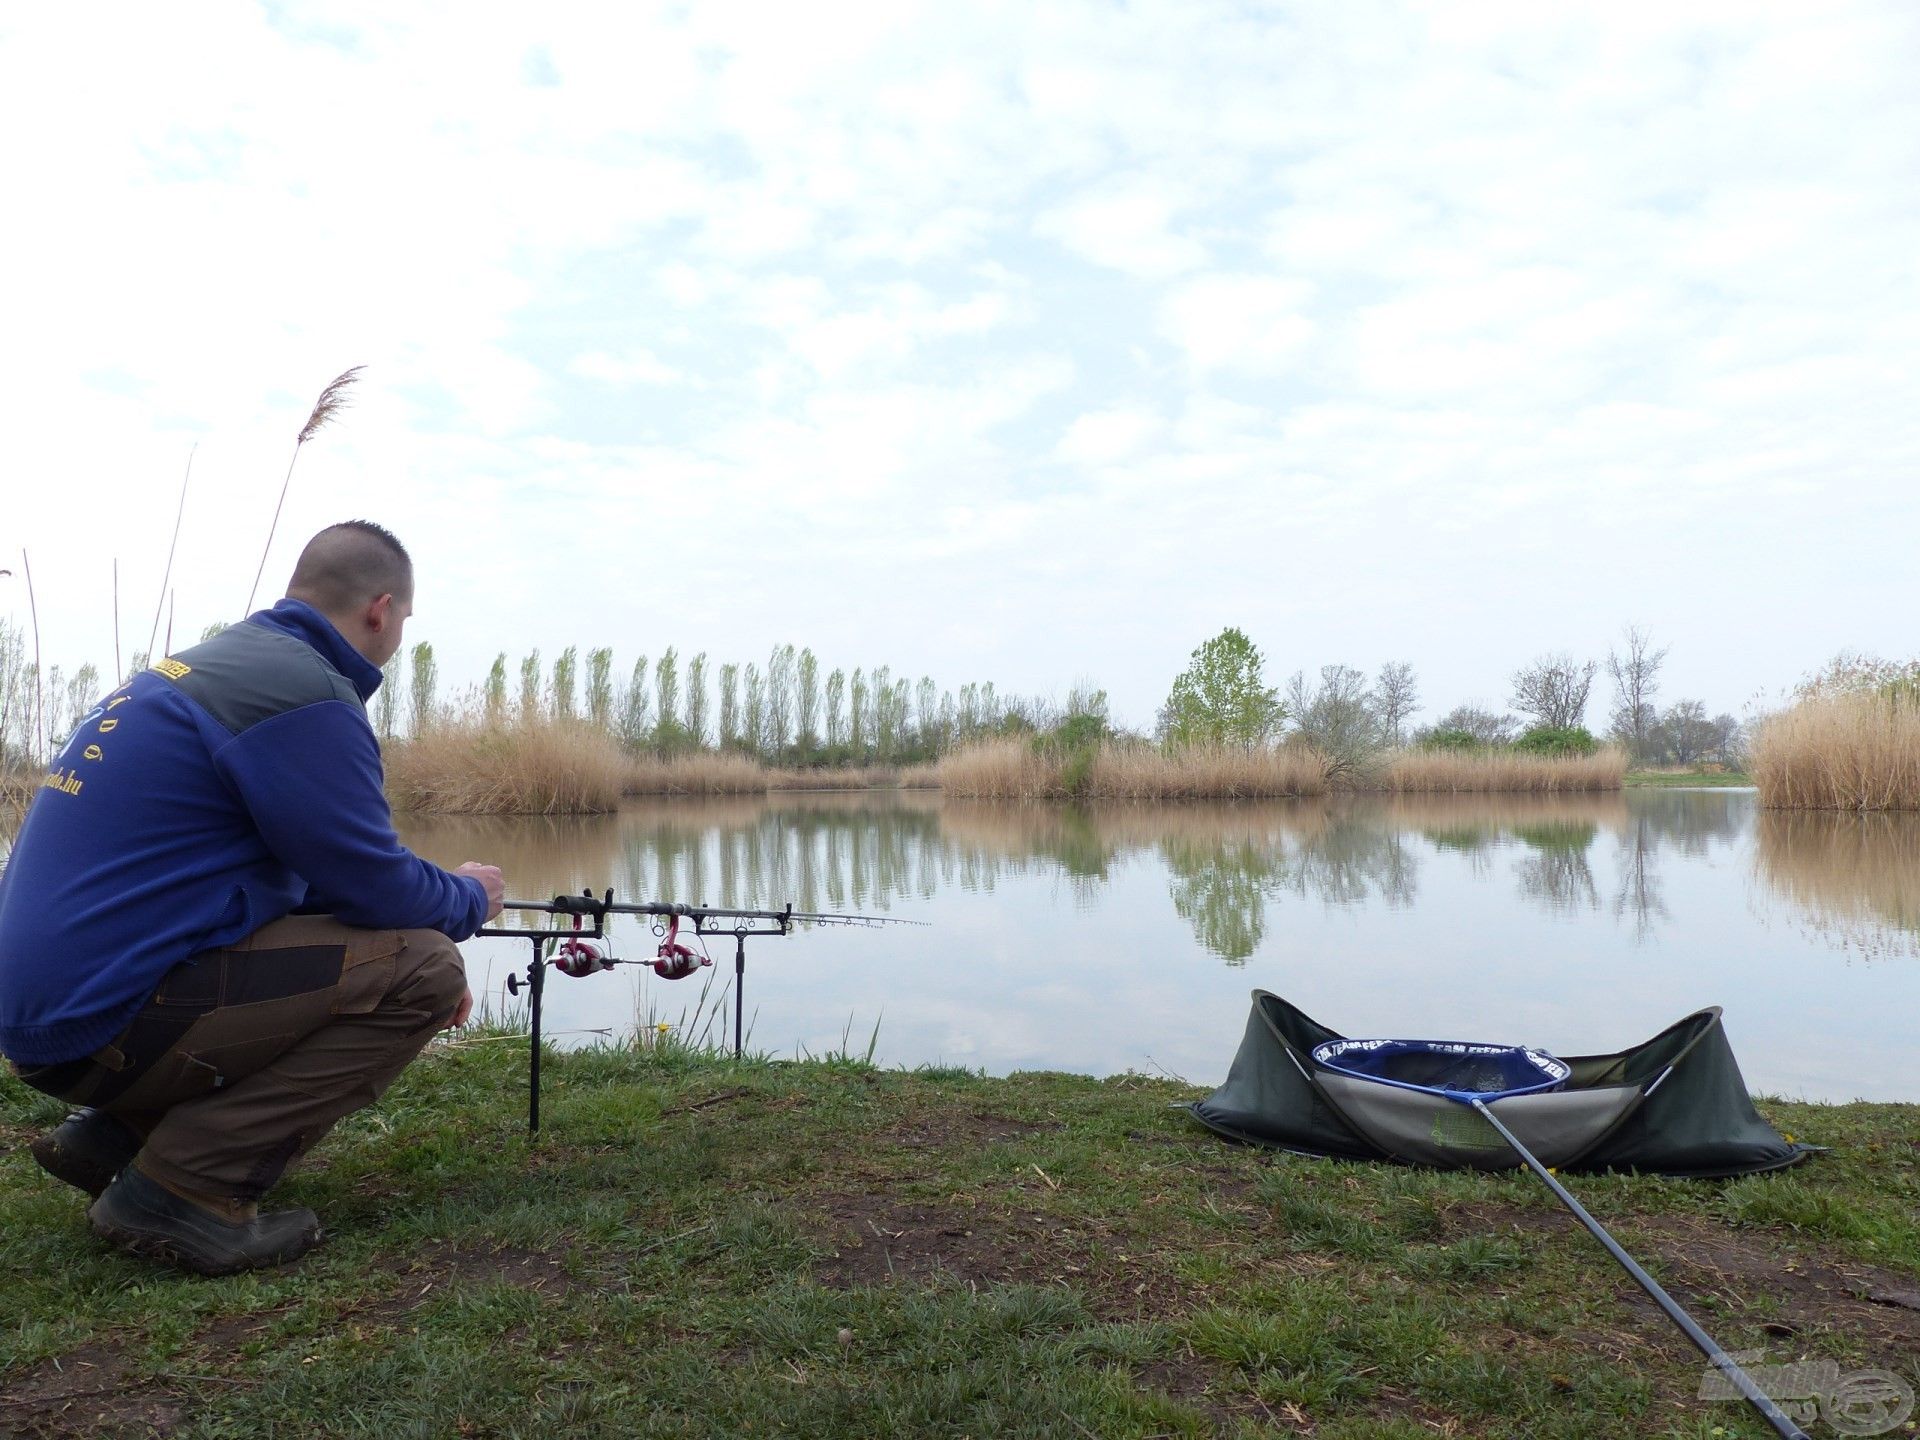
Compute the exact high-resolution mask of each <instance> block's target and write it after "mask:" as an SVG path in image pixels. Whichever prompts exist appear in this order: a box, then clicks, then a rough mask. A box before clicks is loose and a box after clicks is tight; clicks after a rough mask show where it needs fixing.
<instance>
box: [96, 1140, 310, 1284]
mask: <svg viewBox="0 0 1920 1440" xmlns="http://www.w3.org/2000/svg"><path fill="white" fill-rule="evenodd" d="M87 1218H88V1219H89V1220H90V1221H92V1223H93V1233H94V1234H96V1235H98V1236H100V1238H101V1239H103V1240H107V1241H110V1242H111V1243H113V1244H115V1245H118V1246H119V1247H120V1248H121V1249H123V1250H130V1251H132V1252H133V1253H134V1254H135V1255H144V1256H146V1257H147V1258H149V1259H152V1260H165V1261H167V1262H168V1263H170V1264H173V1265H178V1266H179V1267H180V1268H181V1269H183V1270H191V1271H193V1272H194V1273H195V1274H198V1275H231V1274H233V1273H234V1272H235V1271H239V1270H257V1269H259V1268H261V1267H262V1266H266V1265H285V1264H286V1263H287V1262H288V1261H290V1260H297V1259H299V1258H300V1257H301V1256H302V1255H304V1254H306V1252H307V1251H309V1250H311V1249H312V1248H313V1247H314V1246H315V1245H316V1244H318V1243H319V1241H320V1220H319V1217H318V1216H316V1215H315V1214H314V1213H313V1212H312V1211H311V1210H282V1211H279V1212H278V1213H276V1214H272V1215H256V1216H254V1217H253V1218H252V1219H250V1220H245V1221H241V1222H238V1223H236V1222H234V1221H231V1220H227V1219H225V1218H223V1217H222V1216H220V1215H217V1214H215V1213H214V1212H213V1211H211V1210H209V1209H207V1208H206V1207H205V1206H203V1205H196V1204H194V1203H193V1201H191V1200H188V1199H185V1198H183V1197H182V1196H179V1195H176V1194H174V1193H173V1191H171V1190H169V1189H167V1188H166V1187H165V1186H163V1185H161V1184H160V1183H159V1182H158V1181H156V1180H152V1179H149V1178H148V1177H147V1176H146V1175H143V1174H142V1173H141V1172H140V1167H139V1166H137V1165H129V1166H127V1167H126V1168H125V1169H124V1170H122V1171H121V1172H120V1175H119V1178H117V1179H116V1180H115V1181H114V1182H113V1184H111V1185H109V1186H108V1187H107V1188H106V1190H105V1191H104V1192H102V1194H101V1196H100V1198H99V1199H98V1200H96V1201H94V1202H93V1207H92V1208H91V1209H90V1210H88V1211H87Z"/></svg>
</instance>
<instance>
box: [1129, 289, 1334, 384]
mask: <svg viewBox="0 0 1920 1440" xmlns="http://www.w3.org/2000/svg"><path fill="white" fill-rule="evenodd" d="M1312 297H1313V286H1312V285H1310V284H1308V283H1307V282H1305V281H1301V280H1283V279H1276V278H1274V277H1273V276H1268V275H1206V276H1202V277H1200V278H1199V279H1196V280H1191V281H1188V282H1187V283H1185V284H1183V285H1181V286H1180V287H1179V288H1178V289H1176V290H1174V291H1173V292H1172V293H1170V294H1169V295H1168V296H1167V297H1166V299H1165V300H1164V301H1163V302H1162V303H1161V306H1160V330H1161V333H1162V334H1164V335H1166V336H1167V338H1168V339H1170V340H1172V341H1173V342H1174V343H1175V344H1176V345H1178V346H1179V347H1180V348H1181V350H1182V351H1184V352H1185V354H1186V356H1187V359H1188V361H1189V362H1190V363H1191V364H1192V365H1193V366H1194V367H1195V368H1196V369H1198V370H1201V371H1208V370H1239V371H1245V372H1249V373H1252V374H1273V373H1275V372H1277V371H1280V370H1284V369H1286V368H1288V367H1289V366H1291V365H1292V364H1293V363H1294V362H1295V361H1296V360H1297V358H1298V356H1299V354H1300V352H1301V350H1302V349H1303V348H1304V347H1305V345H1306V344H1307V342H1308V340H1309V339H1311V338H1312V336H1313V333H1314V324H1313V321H1312V320H1310V319H1309V318H1308V317H1307V316H1306V315H1305V314H1304V313H1302V312H1303V311H1304V310H1305V309H1306V307H1307V304H1308V302H1309V301H1310V300H1311V299H1312Z"/></svg>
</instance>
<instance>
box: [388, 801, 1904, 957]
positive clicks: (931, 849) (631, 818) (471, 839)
mask: <svg viewBox="0 0 1920 1440" xmlns="http://www.w3.org/2000/svg"><path fill="white" fill-rule="evenodd" d="M1752 814H1753V810H1752V806H1751V804H1750V802H1747V801H1745V800H1744V799H1743V798H1740V797H1731V798H1730V797H1728V796H1726V795H1720V794H1686V793H1652V794H1644V795H1639V796H1636V797H1634V799H1633V800H1632V801H1631V802H1630V801H1629V799H1628V798H1627V797H1626V796H1625V795H1622V794H1619V793H1614V794H1608V795H1592V796H1454V795H1445V796H1437V795H1418V796H1398V797H1390V798H1383V797H1369V798H1351V797H1349V798H1339V799H1317V800H1307V801H1274V802H1261V803H1249V804H1237V805H1179V806H1146V805H1131V806H1128V805H1118V806H1100V807H1092V808H1081V807H1074V806H1059V805H1044V804H998V803H991V802H965V801H945V800H942V799H941V797H939V796H937V795H931V794H915V793H911V792H909V793H905V794H898V795H892V794H889V795H816V796H805V797H795V798H778V799H772V800H767V799H761V798H744V799H711V800H671V801H652V802H646V803H641V804H636V805H633V806H630V807H629V808H627V809H625V810H623V811H622V812H621V813H620V814H619V815H617V816H597V817H591V818H579V819H530V820H520V819H512V820H503V819H452V818H434V819H427V818H418V819H413V820H411V821H410V822H409V823H408V825H407V835H408V839H409V842H410V843H412V844H414V845H415V846H416V847H417V848H419V849H420V850H421V851H422V853H424V854H427V855H429V856H431V857H432V858H434V859H437V860H440V861H442V862H444V863H449V864H451V863H455V862H457V861H458V860H461V859H466V858H470V857H473V856H483V857H488V858H493V859H496V860H498V862H499V863H501V864H502V865H504V866H505V867H506V868H507V872H508V875H509V877H510V879H511V882H512V887H513V889H514V891H515V892H516V893H517V894H521V895H526V896H534V895H539V896H545V895H549V894H554V893H557V892H559V891H562V890H578V889H580V888H582V887H583V886H585V887H596V888H597V887H601V886H605V885H612V886H613V887H614V888H615V889H616V890H618V891H619V892H621V893H622V894H624V895H645V896H650V897H657V898H663V899H677V900H687V901H695V902H705V903H709V904H719V905H739V906H777V905H783V904H785V903H787V902H789V901H791V902H792V903H793V904H794V906H795V907H796V908H798V909H802V910H867V911H874V912H877V913H885V912H886V911H887V910H888V909H889V908H890V907H891V906H892V905H893V904H894V903H896V902H897V901H901V900H926V899H930V898H931V897H933V896H934V895H935V894H936V893H938V892H940V891H942V890H947V889H959V890H963V891H967V892H973V893H990V892H992V891H993V890H994V888H995V887H996V885H998V884H1001V883H1002V882H1003V881H1004V880H1006V879H1007V878H1008V877H1012V876H1029V875H1034V874H1044V875H1047V876H1049V877H1051V878H1053V879H1054V880H1055V881H1056V882H1064V884H1065V886H1066V888H1067V889H1068V891H1069V892H1070V893H1071V896H1072V898H1073V901H1074V903H1075V905H1076V906H1078V907H1080V908H1083V909H1084V908H1087V907H1090V906H1093V905H1097V904H1098V903H1099V902H1100V898H1101V896H1102V895H1103V894H1104V893H1105V892H1106V890H1107V889H1108V887H1109V886H1110V885H1111V884H1112V883H1113V880H1114V877H1115V875H1116V873H1117V872H1118V871H1119V870H1120V869H1121V868H1122V867H1123V866H1125V865H1127V864H1128V863H1129V862H1130V861H1132V860H1135V859H1136V858H1142V857H1150V858H1152V859H1153V860H1156V861H1157V862H1158V865H1159V867H1160V868H1161V869H1163V871H1164V873H1165V876H1166V885H1167V892H1168V899H1169V901H1170V903H1171V905H1172V908H1173V911H1174V913H1175V914H1176V915H1178V916H1179V917H1180V918H1181V919H1182V920H1183V921H1184V922H1186V924H1187V925H1188V926H1189V927H1190V928H1191V931H1192V934H1193V936H1194V938H1195V940H1197V941H1198V942H1199V944H1200V945H1201V946H1203V947H1204V948H1205V949H1207V950H1208V951H1210V952H1212V953H1213V954H1215V955H1217V956H1219V957H1220V958H1222V959H1224V960H1226V961H1227V962H1228V963H1230V964H1239V963H1243V962H1244V961H1246V960H1247V959H1248V958H1249V957H1250V956H1252V955H1253V954H1255V953H1256V952H1257V951H1258V950H1259V948H1260V946H1261V944H1262V942H1263V940H1264V939H1265V938H1266V937H1267V935H1268V932H1269V929H1270V927H1271V924H1272V916H1273V910H1274V907H1275V906H1276V905H1282V904H1286V903H1299V902H1311V903H1315V904H1318V905H1321V906H1325V907H1330V908H1354V907H1367V908H1374V909H1381V910H1387V911H1393V910H1405V909H1409V908H1411V907H1413V906H1414V905H1415V904H1416V903H1417V901H1418V898H1419V894H1420V886H1421V872H1422V869H1423V867H1426V866H1430V865H1434V864H1444V865H1447V866H1449V867H1453V868H1464V869H1465V871H1466V873H1467V875H1468V876H1469V877H1471V878H1472V879H1473V880H1474V881H1476V882H1479V883H1482V884H1487V885H1503V884H1510V885H1511V886H1512V888H1513V892H1514V893H1515V894H1517V895H1518V896H1519V897H1520V898H1521V899H1523V900H1525V901H1526V902H1528V903H1531V904H1534V905H1537V906H1540V907H1541V908H1543V909H1545V910H1547V911H1549V912H1552V913H1557V914H1567V915H1571V914H1575V913H1589V912H1591V913H1601V912H1603V911H1604V912H1605V913H1608V914H1610V915H1611V916H1612V918H1613V919H1614V920H1616V921H1618V922H1619V923H1620V924H1621V925H1622V926H1623V927H1624V928H1625V929H1626V931H1627V932H1628V934H1629V937H1630V938H1632V939H1633V940H1636V941H1641V940H1645V939H1646V938H1647V937H1649V936H1651V935H1652V934H1653V933H1655V931H1656V930H1657V929H1658V927H1659V925H1660V924H1661V922H1663V921H1664V920H1665V919H1666V918H1667V915H1668V909H1667V903H1666V900H1665V898H1664V895H1663V889H1662V879H1661V874H1660V866H1661V857H1662V855H1663V854H1664V853H1668V852H1671V853H1673V854H1676V855H1679V856H1683V857H1686V858H1687V859H1690V860H1691V859H1699V858H1702V857H1705V856H1708V855H1710V854H1711V853H1712V852H1713V851H1714V850H1715V849H1716V848H1718V847H1724V846H1727V845H1731V844H1733V843H1735V842H1736V840H1737V839H1738V838H1739V836H1740V835H1741V833H1742V829H1743V827H1744V826H1745V825H1747V824H1749V823H1751V818H1752ZM1772 818H1773V820H1775V821H1777V820H1778V818H1779V817H1772ZM1784 833H1785V832H1784V831H1783V830H1782V829H1781V827H1780V825H1779V824H1777V823H1774V824H1771V825H1770V826H1769V828H1768V831H1767V834H1768V835H1769V836H1770V837H1771V840H1770V846H1771V852H1773V853H1777V852H1780V851H1782V850H1783V849H1784V847H1785V845H1786V843H1787V842H1785V841H1783V840H1782V839H1781V838H1780V837H1781V836H1782V835H1783V834H1784ZM1823 833H1824V832H1823ZM1603 837H1605V838H1606V839H1607V841H1608V844H1609V848H1610V851H1611V865H1610V866H1609V867H1606V874H1605V875H1604V877H1603V874H1602V873H1601V870H1600V869H1597V862H1598V860H1599V859H1600V858H1601V857H1602V855H1603V853H1604V852H1603V850H1602V840H1603ZM1823 843H1824V842H1823V841H1821V840H1819V839H1818V838H1811V839H1810V840H1809V844H1810V845H1811V847H1812V848H1813V849H1815V850H1818V849H1819V848H1820V847H1821V845H1822V844H1823ZM1879 843H1882V842H1876V841H1871V840H1864V839H1863V840H1862V841H1861V842H1860V844H1861V845H1862V847H1863V848H1865V849H1873V848H1874V846H1875V845H1876V844H1879ZM1846 869H1847V873H1848V874H1850V875H1857V872H1858V869H1859V867H1857V866H1854V867H1846ZM1902 873H1903V874H1906V875H1911V874H1912V873H1913V871H1912V869H1911V868H1910V867H1909V868H1907V869H1905V870H1903V871H1902ZM1906 903H1907V904H1908V905H1909V906H1912V905H1913V903H1914V899H1913V897H1912V896H1911V895H1910V896H1908V897H1907V901H1906Z"/></svg>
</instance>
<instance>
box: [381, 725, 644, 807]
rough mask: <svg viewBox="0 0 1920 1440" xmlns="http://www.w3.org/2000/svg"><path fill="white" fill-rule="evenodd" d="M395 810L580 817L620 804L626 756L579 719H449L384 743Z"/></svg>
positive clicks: (611, 740)
mask: <svg viewBox="0 0 1920 1440" xmlns="http://www.w3.org/2000/svg"><path fill="white" fill-rule="evenodd" d="M386 769H387V795H388V798H389V799H390V800H391V801H392V802H393V807H394V808H395V809H396V810H416V811H427V812H430V813H438V814H452V815H579V814H598V813H602V812H605V811H608V810H614V809H617V808H618V807H619V804H620V793H621V790H622V788H623V786H624V784H625V782H626V779H627V772H628V765H627V761H626V757H625V756H623V755H622V754H621V753H620V747H619V746H618V745H617V744H615V743H614V741H613V739H612V738H611V737H610V736H608V735H607V734H606V732H604V731H602V730H598V729H595V728H594V727H593V726H591V725H588V724H586V723H585V722H583V721H577V720H576V721H565V720H548V721H542V722H539V723H537V724H527V725H506V726H493V725H488V724H487V723H486V722H485V721H483V720H475V719H465V720H455V721H451V722H448V723H446V724H443V725H441V726H439V727H437V728H435V729H433V730H430V731H429V732H427V734H425V735H422V736H419V737H417V738H415V739H412V740H405V741H401V742H398V743H395V744H392V745H390V746H389V747H388V750H387V758H386Z"/></svg>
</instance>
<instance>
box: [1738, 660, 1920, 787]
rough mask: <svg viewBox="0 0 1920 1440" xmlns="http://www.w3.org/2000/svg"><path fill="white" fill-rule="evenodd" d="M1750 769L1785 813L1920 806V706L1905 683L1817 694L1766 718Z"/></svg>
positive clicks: (1758, 782)
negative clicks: (1898, 687)
mask: <svg viewBox="0 0 1920 1440" xmlns="http://www.w3.org/2000/svg"><path fill="white" fill-rule="evenodd" d="M1748 772H1749V774H1750V775H1751V776H1752V778H1753V783H1754V786H1755V788H1756V789H1758V790H1759V792H1760V803H1761V804H1762V805H1764V806H1767V807H1768V808H1769V809H1779V810H1920V703H1916V701H1915V699H1914V697H1913V696H1912V694H1911V693H1910V692H1905V691H1902V690H1899V689H1897V688H1889V689H1886V690H1878V689H1876V690H1864V691H1854V692H1851V693H1842V694H1814V695H1810V696H1808V697H1807V698H1805V699H1803V700H1801V701H1800V702H1799V703H1798V704H1795V705H1793V706H1792V707H1790V708H1789V709H1786V710H1783V711H1781V712H1780V713H1779V714H1777V715H1774V716H1772V717H1770V718H1769V719H1767V720H1765V721H1763V722H1762V723H1761V725H1760V727H1759V731H1758V733H1757V734H1756V735H1755V736H1754V739H1753V750H1752V763H1751V764H1750V765H1749V766H1748Z"/></svg>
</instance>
